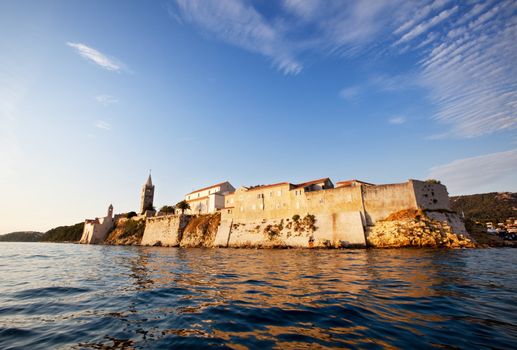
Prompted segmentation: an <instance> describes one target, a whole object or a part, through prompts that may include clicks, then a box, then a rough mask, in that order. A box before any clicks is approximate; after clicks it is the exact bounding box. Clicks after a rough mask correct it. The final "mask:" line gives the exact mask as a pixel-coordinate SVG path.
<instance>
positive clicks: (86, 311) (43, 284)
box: [0, 243, 517, 349]
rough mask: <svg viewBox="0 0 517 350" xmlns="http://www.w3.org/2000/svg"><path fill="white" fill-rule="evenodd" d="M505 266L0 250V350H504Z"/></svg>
mask: <svg viewBox="0 0 517 350" xmlns="http://www.w3.org/2000/svg"><path fill="white" fill-rule="evenodd" d="M516 253H517V250H514V249H511V248H505V249H470V250H445V249H393V250H372V249H368V250H365V249H362V250H307V249H291V250H266V249H264V250H257V249H195V248H187V249H181V248H161V247H153V248H151V247H120V246H93V245H77V244H52V243H0V349H56V348H71V349H109V348H117V349H122V348H135V349H141V348H146V349H147V348H150V349H153V348H156V349H158V348H160V349H162V348H207V347H219V348H235V349H243V348H255V349H268V348H286V349H289V348H293V349H303V348H326V347H328V348H372V349H377V348H379V349H380V348H393V347H395V348H444V347H445V348H447V347H454V348H464V349H471V348H490V349H493V348H500V349H509V348H515V347H516V346H517V293H516V292H517V276H516V272H517V267H516V266H517V257H516V256H517V255H516Z"/></svg>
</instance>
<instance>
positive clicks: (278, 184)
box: [248, 182, 291, 192]
mask: <svg viewBox="0 0 517 350" xmlns="http://www.w3.org/2000/svg"><path fill="white" fill-rule="evenodd" d="M283 185H291V184H290V183H289V182H279V183H276V184H271V185H260V186H257V187H251V188H250V189H248V192H249V191H255V190H262V189H264V188H269V187H277V186H283Z"/></svg>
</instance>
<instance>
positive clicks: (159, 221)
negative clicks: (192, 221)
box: [141, 215, 189, 247]
mask: <svg viewBox="0 0 517 350" xmlns="http://www.w3.org/2000/svg"><path fill="white" fill-rule="evenodd" d="M188 222H189V216H188V215H165V216H158V217H152V218H147V220H146V225H145V231H144V236H143V237H142V243H141V244H142V245H163V246H171V247H176V246H179V244H180V241H181V235H182V233H183V229H184V228H185V226H186V225H187V224H188Z"/></svg>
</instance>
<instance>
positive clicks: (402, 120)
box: [388, 116, 407, 125]
mask: <svg viewBox="0 0 517 350" xmlns="http://www.w3.org/2000/svg"><path fill="white" fill-rule="evenodd" d="M406 121H407V120H406V118H405V117H401V116H399V117H392V118H390V119H389V120H388V122H389V123H390V124H393V125H401V124H404V123H405V122H406Z"/></svg>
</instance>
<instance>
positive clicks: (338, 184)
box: [336, 179, 375, 187]
mask: <svg viewBox="0 0 517 350" xmlns="http://www.w3.org/2000/svg"><path fill="white" fill-rule="evenodd" d="M354 182H357V183H360V184H363V185H370V186H375V185H374V184H371V183H369V182H364V181H360V180H356V179H353V180H346V181H338V182H336V186H340V187H343V186H351V185H352V184H353V183H354Z"/></svg>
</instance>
